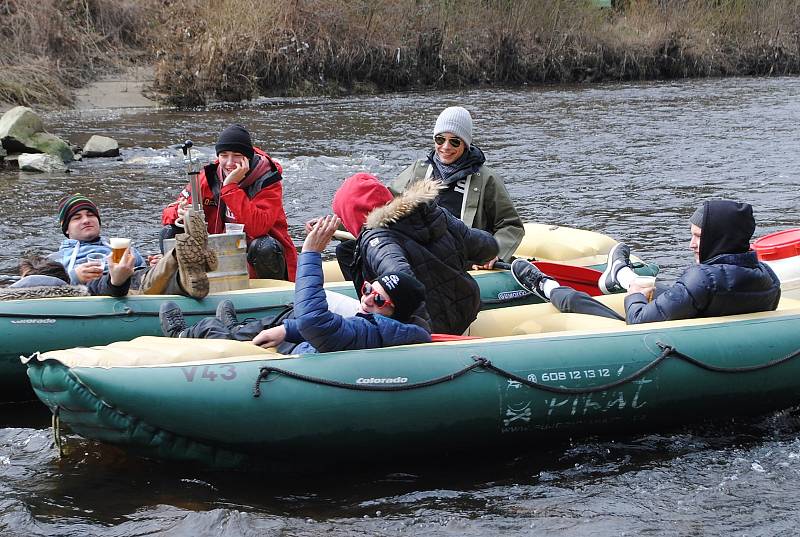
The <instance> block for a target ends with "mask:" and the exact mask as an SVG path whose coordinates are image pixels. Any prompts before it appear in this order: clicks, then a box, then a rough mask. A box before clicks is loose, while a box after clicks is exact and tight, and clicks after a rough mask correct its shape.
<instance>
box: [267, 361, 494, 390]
mask: <svg viewBox="0 0 800 537" xmlns="http://www.w3.org/2000/svg"><path fill="white" fill-rule="evenodd" d="M486 361H488V360H486V358H476V359H475V362H474V363H472V364H470V365H468V366H466V367H464V368H462V369H459V370H458V371H456V372H454V373H450V374H448V375H443V376H441V377H437V378H434V379H431V380H424V381H422V382H414V383H412V384H398V385H391V386H376V385H373V384H354V383H351V382H340V381H338V380H329V379H323V378H318V377H311V376H308V375H303V374H301V373H295V372H294V371H287V370H286V369H281V368H279V367H272V366H267V367H262V368H261V370H260V372H259V374H258V378H257V379H256V384H255V387H254V388H253V397H260V396H261V383H262V382H265V381H266V380H267V377H268V376H269V375H270V374H272V373H275V374H278V375H283V376H286V377H289V378H292V379H295V380H301V381H303V382H310V383H312V384H320V385H322V386H330V387H332V388H342V389H344V390H356V391H363V392H403V391H408V390H416V389H418V388H427V387H428V386H435V385H436V384H441V383H443V382H449V381H451V380H455V379H457V378H458V377H460V376H462V375H465V374H466V373H468V372H470V371H472V370H473V369H477V368H479V367H483V366H484V362H486Z"/></svg>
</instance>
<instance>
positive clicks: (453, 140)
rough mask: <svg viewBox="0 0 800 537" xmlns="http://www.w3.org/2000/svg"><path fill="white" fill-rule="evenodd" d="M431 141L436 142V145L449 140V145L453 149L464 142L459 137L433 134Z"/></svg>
mask: <svg viewBox="0 0 800 537" xmlns="http://www.w3.org/2000/svg"><path fill="white" fill-rule="evenodd" d="M433 141H434V142H436V145H444V143H445V142H450V147H452V148H454V149H458V148H459V147H461V144H463V143H464V141H463V140H461V139H460V138H445V137H444V136H442V135H437V136H434V137H433Z"/></svg>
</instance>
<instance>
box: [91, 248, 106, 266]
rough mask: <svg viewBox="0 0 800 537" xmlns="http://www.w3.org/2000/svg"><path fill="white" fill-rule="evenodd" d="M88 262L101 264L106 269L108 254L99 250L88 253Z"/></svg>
mask: <svg viewBox="0 0 800 537" xmlns="http://www.w3.org/2000/svg"><path fill="white" fill-rule="evenodd" d="M86 262H87V263H91V264H93V265H100V268H101V269H103V270H105V268H106V256H105V255H104V254H101V253H99V252H92V253H90V254H87V255H86Z"/></svg>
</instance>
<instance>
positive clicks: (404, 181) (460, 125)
mask: <svg viewBox="0 0 800 537" xmlns="http://www.w3.org/2000/svg"><path fill="white" fill-rule="evenodd" d="M485 162H486V157H484V155H483V151H481V150H480V149H479V148H478V147H477V146H475V145H473V144H472V117H471V116H470V114H469V112H468V111H467V110H466V109H465V108H462V107H460V106H451V107H450V108H446V109H445V110H444V111H443V112H442V113H441V114H439V117H438V118H437V119H436V125H435V126H434V128H433V149H432V150H431V151H430V152H429V153H428V156H427V158H426V159H424V160H419V161H417V162H415V163H414V164H412V165H411V166H409V167H408V168H406V169H405V170H404V171H403V172H402V173H401V174H400V175H399V176H398V177H397V179H395V180H394V182H393V183H392V184H391V186H390V187H389V188H390V190H392V193H393V194H394V195H398V194H400V193H401V192H403V191H405V190H406V189H407V188H408V186H409V185H410V184H412V183H414V182H417V181H420V180H422V179H435V180H438V181H441V182H442V183H444V185H445V187H446V188H445V189H444V190H443V191H442V192H441V193H440V194H439V199H438V203H439V206H441V207H444V208H445V209H447V210H448V211H450V213H451V214H453V215H454V216H456V217H457V218H460V219H461V220H463V221H464V223H465V224H467V225H468V226H470V227H473V228H477V229H482V230H484V231H488V232H489V233H491V234H492V235H493V236H494V238H495V239H496V240H497V244H498V246H499V247H500V251H499V253H498V256H497V257H496V258H494V259H493V260H491V261H489V262H488V263H486V264H484V265H482V266H481V268H486V269H490V268H492V267H493V266H494V263H495V262H496V261H497V260H498V258H499V259H502V260H503V261H506V262H510V261H511V259H512V256H513V255H514V252H515V251H516V249H517V247H518V246H519V244H520V242H521V241H522V237H524V236H525V229H524V227H523V225H522V220H521V219H520V217H519V214H517V210H516V208H514V203H513V202H512V201H511V198H510V197H509V195H508V191H507V190H506V187H505V185H504V184H503V180H502V179H500V176H498V175H497V173H495V171H494V170H492V169H491V168H489V167H488V166H485V165H484V163H485Z"/></svg>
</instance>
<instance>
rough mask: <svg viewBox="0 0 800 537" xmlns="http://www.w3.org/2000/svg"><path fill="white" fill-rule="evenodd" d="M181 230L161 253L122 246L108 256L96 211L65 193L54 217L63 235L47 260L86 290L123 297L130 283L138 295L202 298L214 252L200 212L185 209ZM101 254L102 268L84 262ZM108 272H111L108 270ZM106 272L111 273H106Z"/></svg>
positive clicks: (89, 202) (90, 204)
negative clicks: (117, 257)
mask: <svg viewBox="0 0 800 537" xmlns="http://www.w3.org/2000/svg"><path fill="white" fill-rule="evenodd" d="M188 214H189V216H187V218H186V228H185V229H186V232H185V233H182V234H180V235H178V236H177V237H176V243H175V248H174V249H172V250H170V251H169V252H167V253H166V254H165V255H164V256H161V255H156V256H150V257H149V258H148V259H147V260H145V259H144V258H143V257H142V256H141V254H139V252H137V251H136V249H135V248H133V247H128V249H127V250H126V252H125V254H124V255H123V257H122V259H121V260H120V261H119V263H114V261H113V260H112V257H111V255H110V254H111V245H110V243H109V241H108V239H106V238H105V237H103V236H102V235H101V228H100V210H99V209H98V208H97V205H96V204H95V203H94V202H93V201H92V200H90V199H89V198H87V197H86V196H83V195H82V194H72V195H67V196H65V197H63V198H62V199H61V201H60V202H59V213H58V219H59V223H60V224H61V231H62V232H63V233H64V235H65V236H66V237H67V238H66V239H65V240H64V241H62V243H61V247H60V248H59V250H58V252H55V253H53V254H51V255H50V256H48V257H49V259H51V260H54V261H58V262H59V263H61V264H62V265H63V266H64V268H65V269H66V270H67V273H68V274H69V282H70V283H71V284H73V285H77V284H84V285H89V283H90V282H92V281H93V280H100V282H99V283H98V284H92V285H90V286H89V289H90V291H92V290H93V289H94V291H93V293H92V294H99V295H110V296H125V295H126V294H128V292H129V290H130V289H131V288H133V289H135V290H137V292H138V293H139V294H148V295H159V294H180V295H186V296H192V297H195V298H203V297H204V296H206V295H207V294H208V290H209V288H208V275H207V274H206V271H210V270H215V269H216V267H217V256H216V254H215V253H214V252H212V251H210V250H208V232H207V231H206V225H205V222H204V221H203V219H202V217H201V216H200V215H199V214H194V212H193V211H189V213H188ZM92 253H100V254H102V255H104V256H105V261H106V263H105V267H104V266H101V265H100V264H96V263H90V262H88V256H89V254H92ZM112 273H113V274H112ZM112 276H116V277H114V278H112Z"/></svg>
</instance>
